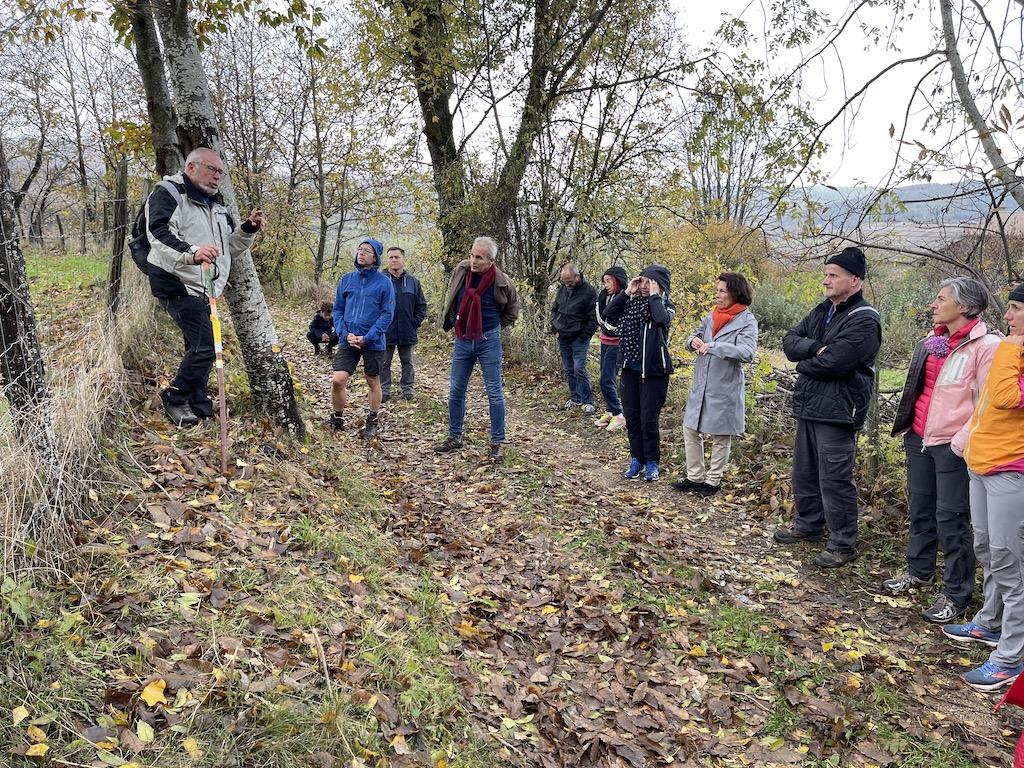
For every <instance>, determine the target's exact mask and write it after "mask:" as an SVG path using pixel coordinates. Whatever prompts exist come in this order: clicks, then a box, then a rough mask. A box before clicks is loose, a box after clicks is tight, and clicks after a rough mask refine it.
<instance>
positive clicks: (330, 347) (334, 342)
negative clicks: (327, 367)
mask: <svg viewBox="0 0 1024 768" xmlns="http://www.w3.org/2000/svg"><path fill="white" fill-rule="evenodd" d="M306 338H307V339H309V343H310V344H312V345H313V349H314V350H316V353H317V354H318V355H319V354H320V345H321V344H326V345H327V354H328V355H329V354H331V353H332V352H333V351H334V348H335V347H336V346H338V334H336V333H331V334H328V338H329V339H330V341H324V337H323V334H320V333H315V332H314V331H309V332H308V333H306Z"/></svg>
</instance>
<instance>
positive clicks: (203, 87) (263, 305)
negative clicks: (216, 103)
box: [153, 0, 306, 437]
mask: <svg viewBox="0 0 1024 768" xmlns="http://www.w3.org/2000/svg"><path fill="white" fill-rule="evenodd" d="M188 5H189V4H188V0H168V1H167V2H161V3H158V4H157V5H156V6H154V8H153V14H154V17H155V18H156V23H157V27H158V29H159V30H160V38H161V41H162V43H163V54H164V56H163V57H164V61H165V62H166V64H167V70H168V73H169V74H170V82H171V88H172V90H173V93H174V104H175V107H176V111H177V114H178V123H179V138H180V139H181V141H182V146H181V149H182V153H183V154H186V155H187V154H188V152H190V151H191V150H192V149H194V148H195V147H209V148H210V149H212V150H213V151H214V152H217V153H218V154H220V155H221V156H222V157H223V154H224V143H223V141H222V140H221V136H220V129H219V127H218V125H217V118H216V113H215V111H214V107H213V100H212V99H211V97H210V90H209V84H208V81H207V77H206V70H205V69H204V68H203V61H202V58H201V56H200V54H199V44H198V41H197V39H196V35H195V30H194V29H193V27H192V24H191V22H190V21H189V18H188ZM220 191H221V193H222V194H223V196H224V202H225V204H226V205H227V207H228V209H229V210H230V211H231V213H232V215H233V216H234V217H235V220H236V221H241V218H240V217H239V214H238V205H237V202H236V200H235V193H234V188H233V187H232V185H231V176H230V175H226V176H225V177H224V179H223V181H222V182H221V187H220ZM224 295H225V298H226V299H227V301H228V308H229V309H230V311H231V319H232V321H233V322H234V325H235V331H236V333H237V334H238V341H239V344H240V346H241V348H242V357H243V358H244V359H245V369H246V373H247V374H248V377H249V387H250V389H251V391H252V395H253V401H254V403H255V404H256V407H257V408H259V409H260V410H262V411H264V412H265V413H267V414H268V415H269V416H270V417H271V418H272V419H273V420H274V421H275V422H276V423H277V424H279V425H281V426H283V427H284V428H286V429H287V430H288V431H289V432H291V433H292V434H294V435H296V436H298V437H304V436H305V434H306V430H305V425H304V423H303V421H302V414H301V413H300V412H299V406H298V402H297V401H296V399H295V389H294V387H293V383H292V377H291V373H290V371H289V370H288V364H287V362H286V360H285V359H284V356H283V355H282V354H281V352H280V349H281V346H280V341H279V339H278V336H277V331H275V330H274V322H273V319H272V318H271V317H270V310H269V308H268V307H267V301H266V298H265V297H264V295H263V287H262V286H261V285H260V280H259V276H258V275H257V273H256V265H255V264H254V262H253V259H252V254H251V253H250V252H249V251H245V252H244V253H242V254H239V256H238V257H237V258H232V259H231V274H230V276H229V278H228V284H227V287H226V289H225V291H224Z"/></svg>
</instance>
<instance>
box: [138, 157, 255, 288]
mask: <svg viewBox="0 0 1024 768" xmlns="http://www.w3.org/2000/svg"><path fill="white" fill-rule="evenodd" d="M168 185H173V188H172V189H169V188H168ZM201 198H202V195H201V194H199V193H198V191H197V190H196V188H195V187H193V186H192V183H191V182H190V181H189V180H187V179H186V178H185V177H184V175H183V174H180V173H179V174H175V175H174V176H166V177H164V179H163V181H161V182H160V183H159V184H158V185H157V187H156V189H155V190H153V194H151V195H150V196H149V198H148V199H147V200H146V222H147V234H148V235H149V247H150V251H149V263H150V264H153V265H155V266H157V267H159V268H160V269H162V270H164V271H165V272H167V273H168V274H170V275H172V276H173V277H176V278H177V279H178V280H180V281H181V283H182V284H183V285H184V286H185V290H187V291H188V292H189V293H190V294H192V295H193V296H199V297H203V296H205V295H206V291H205V289H204V288H203V270H202V267H200V266H199V265H198V264H196V263H195V262H194V261H193V257H192V250H191V249H192V248H193V247H200V246H203V245H215V246H217V249H218V250H219V251H220V255H219V256H218V257H217V269H218V273H219V274H218V277H217V279H216V281H214V284H213V293H214V296H220V295H221V294H222V293H223V292H224V285H225V283H227V281H228V274H229V273H230V272H231V258H232V257H233V256H238V255H240V254H242V253H244V252H245V251H246V250H247V249H248V248H249V247H250V246H251V245H252V241H253V239H254V238H255V237H256V231H255V230H253V231H252V232H246V231H245V229H244V228H243V227H240V226H238V225H237V224H236V222H235V221H234V219H232V217H231V214H230V213H229V212H228V209H227V208H226V207H225V206H224V203H223V198H221V196H220V195H215V196H213V197H212V198H209V204H207V203H206V202H204V201H203V200H202V199H201Z"/></svg>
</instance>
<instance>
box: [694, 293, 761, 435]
mask: <svg viewBox="0 0 1024 768" xmlns="http://www.w3.org/2000/svg"><path fill="white" fill-rule="evenodd" d="M712 323H713V320H712V315H710V314H709V315H708V316H707V317H705V318H704V321H703V322H702V323H701V324H700V328H698V329H697V330H696V332H694V333H692V334H690V335H689V336H688V337H687V339H686V348H687V349H689V350H692V349H693V347H692V346H691V343H692V342H693V340H694V338H697V337H699V338H700V339H701V340H702V341H704V342H706V343H707V345H708V351H707V354H704V355H697V358H696V360H694V363H693V383H692V384H691V385H690V396H689V397H688V398H687V400H686V413H685V414H684V415H683V426H684V427H689V428H690V429H695V430H697V431H698V432H703V433H704V434H705V435H742V434H743V431H744V430H745V429H746V419H745V417H744V405H745V397H744V385H745V377H744V374H743V364H744V363H749V362H750V361H751V360H753V359H754V352H756V351H757V318H755V317H754V313H753V312H751V311H750V310H749V309H746V310H744V311H743V312H740V314H738V315H736V317H734V318H733V319H732V320H730V321H729V322H728V323H726V324H725V325H724V326H723V327H722V329H721V330H720V331H719V332H718V335H717V336H715V338H714V339H712V338H711V329H712V328H713V327H714V326H713V325H712Z"/></svg>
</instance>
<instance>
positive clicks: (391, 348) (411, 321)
mask: <svg viewBox="0 0 1024 768" xmlns="http://www.w3.org/2000/svg"><path fill="white" fill-rule="evenodd" d="M386 274H387V275H388V277H390V278H391V284H392V286H393V287H394V289H395V319H394V320H392V321H391V327H390V328H388V333H387V348H386V349H385V350H384V366H383V369H382V370H381V374H380V387H381V390H382V391H383V393H384V394H383V402H385V403H386V402H387V401H388V400H390V399H391V361H392V360H394V358H395V349H397V350H398V359H399V360H401V361H402V378H401V380H400V382H399V384H400V385H401V387H402V397H404V398H405V399H406V400H412V397H413V395H412V385H413V383H414V382H415V381H416V369H415V368H414V367H413V363H412V348H413V347H414V346H416V342H418V341H419V328H420V324H421V323H422V322H423V318H425V317H426V316H427V297H426V296H424V295H423V286H421V285H420V281H419V280H417V279H416V278H415V277H413V276H412V275H410V274H409V273H408V272H406V271H405V251H404V250H403V249H401V248H399V247H398V246H397V245H396V246H392V247H391V248H388V270H387V273H386Z"/></svg>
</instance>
